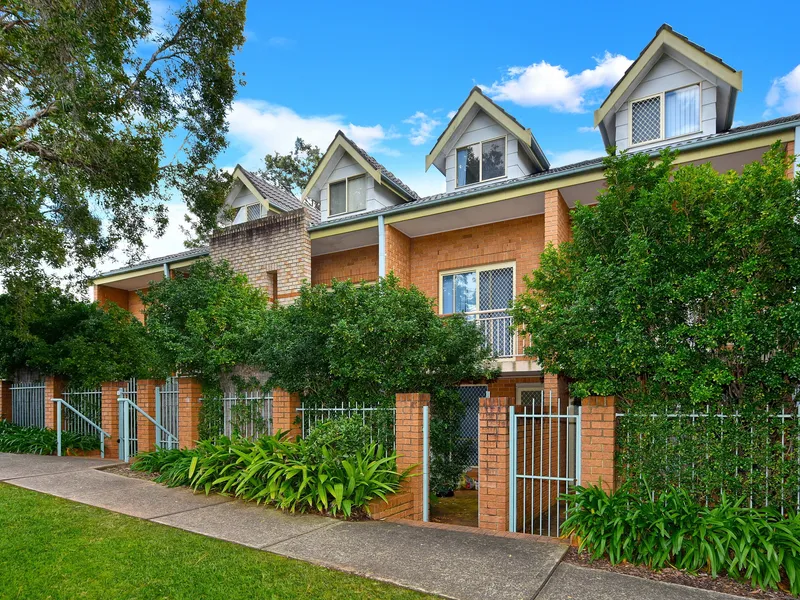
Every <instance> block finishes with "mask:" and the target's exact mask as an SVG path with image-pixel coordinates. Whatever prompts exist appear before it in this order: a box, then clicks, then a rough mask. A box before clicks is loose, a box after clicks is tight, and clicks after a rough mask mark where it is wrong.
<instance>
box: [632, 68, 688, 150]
mask: <svg viewBox="0 0 800 600" xmlns="http://www.w3.org/2000/svg"><path fill="white" fill-rule="evenodd" d="M690 87H696V88H697V90H698V92H697V93H698V96H697V98H698V101H697V124H698V127H697V130H696V131H690V132H689V133H684V134H682V135H676V136H673V137H670V138H668V137H665V132H666V130H667V129H666V111H665V110H664V108H665V106H666V96H667V94H669V93H670V92H677V91H678V90H685V89H687V88H690ZM650 98H659V107H660V109H659V117H660V120H661V123H660V127H659V135H658V137H657V138H654V139H652V140H647V141H646V142H639V143H637V144H634V143H633V105H634V104H636V103H637V102H644V101H645V100H650ZM702 131H703V85H702V84H701V83H691V84H689V85H682V86H680V87H676V88H672V89H669V90H664V91H663V92H659V93H657V94H650V95H649V96H642V97H641V98H635V99H633V100H629V101H628V141H629V142H630V143H629V144H628V147H629V148H636V147H638V146H646V145H647V144H652V143H654V142H663V141H665V140H668V139H669V140H675V139H678V138H682V137H687V136H690V135H697V134H698V133H701V132H702Z"/></svg>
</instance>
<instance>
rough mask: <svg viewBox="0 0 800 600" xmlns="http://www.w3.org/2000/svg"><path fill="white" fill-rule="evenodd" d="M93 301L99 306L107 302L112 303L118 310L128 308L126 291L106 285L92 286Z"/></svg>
mask: <svg viewBox="0 0 800 600" xmlns="http://www.w3.org/2000/svg"><path fill="white" fill-rule="evenodd" d="M94 299H95V301H96V302H97V303H98V304H100V305H101V306H102V305H104V304H106V303H107V302H113V303H114V304H116V305H117V306H119V307H120V308H124V309H126V310H127V308H128V291H127V290H121V289H118V288H113V287H109V286H107V285H96V286H94Z"/></svg>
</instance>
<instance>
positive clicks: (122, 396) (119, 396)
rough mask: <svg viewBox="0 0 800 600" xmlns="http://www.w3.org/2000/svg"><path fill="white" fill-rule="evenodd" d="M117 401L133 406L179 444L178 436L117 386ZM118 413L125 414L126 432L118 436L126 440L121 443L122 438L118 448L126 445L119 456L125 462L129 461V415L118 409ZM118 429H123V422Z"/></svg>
mask: <svg viewBox="0 0 800 600" xmlns="http://www.w3.org/2000/svg"><path fill="white" fill-rule="evenodd" d="M117 402H119V403H120V407H121V405H122V404H123V403H126V404H127V405H128V406H129V407H133V408H134V409H135V410H136V412H138V413H139V414H140V415H142V416H143V417H145V418H146V419H147V420H148V421H150V422H151V423H152V424H153V425H155V426H156V427H157V428H158V429H160V430H161V431H162V432H163V433H165V434H166V435H167V436H168V437H170V438H172V440H173V441H174V442H175V443H176V444H179V443H180V442H179V441H178V436H176V435H174V434H173V433H172V432H171V431H169V430H168V429H166V428H165V427H164V426H162V425H161V423H158V422H157V421H156V420H155V419H154V418H153V417H151V416H150V415H148V414H147V413H146V412H144V411H143V410H142V409H141V408H139V407H138V406H137V405H136V404H134V403H133V402H132V401H131V399H130V398H126V397H125V393H124V391H123V389H122V388H119V390H117ZM120 414H122V415H125V417H124V418H125V422H124V431H125V432H126V435H125V436H120V437H124V439H125V440H126V442H125V444H123V443H122V440H120V448H122V446H123V445H124V446H126V447H125V449H124V450H123V453H124V457H121V458H122V460H124V461H125V462H129V461H130V459H131V457H130V454H129V448H128V447H127V446H128V444H127V438H128V437H129V436H128V435H127V433H128V432H129V431H130V423H129V420H130V415H129V413H128V411H120ZM120 429H123V423H122V422H120Z"/></svg>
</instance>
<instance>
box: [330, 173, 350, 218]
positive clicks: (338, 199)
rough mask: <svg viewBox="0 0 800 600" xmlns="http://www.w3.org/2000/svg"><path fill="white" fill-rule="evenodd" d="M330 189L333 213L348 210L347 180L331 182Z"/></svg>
mask: <svg viewBox="0 0 800 600" xmlns="http://www.w3.org/2000/svg"><path fill="white" fill-rule="evenodd" d="M329 189H330V194H331V197H330V202H331V214H332V215H338V214H339V213H343V212H347V182H345V181H337V182H336V183H332V184H330V186H329Z"/></svg>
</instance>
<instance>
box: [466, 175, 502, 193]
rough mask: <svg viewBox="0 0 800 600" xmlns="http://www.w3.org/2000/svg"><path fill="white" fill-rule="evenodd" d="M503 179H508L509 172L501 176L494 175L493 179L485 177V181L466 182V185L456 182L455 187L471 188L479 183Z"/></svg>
mask: <svg viewBox="0 0 800 600" xmlns="http://www.w3.org/2000/svg"><path fill="white" fill-rule="evenodd" d="M501 179H508V174H506V175H501V176H500V177H492V178H491V179H484V180H483V181H476V182H475V183H465V184H464V185H458V184H456V187H455V189H457V190H463V189H468V188H471V187H477V186H479V185H483V184H485V183H492V182H494V181H500V180H501Z"/></svg>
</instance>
